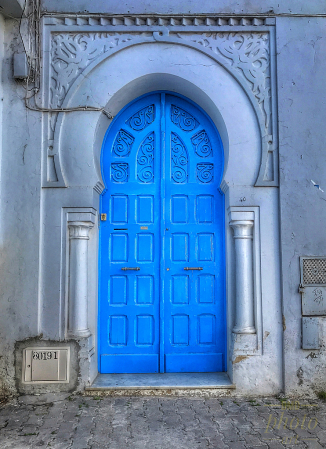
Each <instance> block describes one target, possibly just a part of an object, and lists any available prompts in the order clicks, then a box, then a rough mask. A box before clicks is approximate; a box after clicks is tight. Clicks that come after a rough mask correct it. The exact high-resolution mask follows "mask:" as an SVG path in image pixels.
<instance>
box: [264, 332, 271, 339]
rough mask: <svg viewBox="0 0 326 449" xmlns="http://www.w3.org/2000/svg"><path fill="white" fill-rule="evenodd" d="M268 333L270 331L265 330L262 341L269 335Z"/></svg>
mask: <svg viewBox="0 0 326 449" xmlns="http://www.w3.org/2000/svg"><path fill="white" fill-rule="evenodd" d="M269 334H270V332H268V331H265V332H264V341H265V340H266V338H267V337H268V336H269Z"/></svg>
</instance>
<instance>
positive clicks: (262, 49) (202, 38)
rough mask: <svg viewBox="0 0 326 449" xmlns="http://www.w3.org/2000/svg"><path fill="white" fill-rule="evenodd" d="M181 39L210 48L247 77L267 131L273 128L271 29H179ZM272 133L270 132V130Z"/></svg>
mask: <svg viewBox="0 0 326 449" xmlns="http://www.w3.org/2000/svg"><path fill="white" fill-rule="evenodd" d="M178 37H180V38H181V39H186V40H190V41H191V42H194V43H196V44H198V45H201V46H203V47H204V48H208V49H209V50H211V51H213V52H214V53H216V54H217V55H219V56H222V57H223V58H224V61H225V64H227V65H231V66H233V67H234V68H235V69H236V70H237V71H238V72H239V73H240V74H241V75H242V76H243V77H244V79H245V80H246V82H247V83H248V85H249V87H250V89H251V90H252V92H253V94H254V95H255V97H256V99H257V101H258V103H259V106H260V107H261V110H262V112H263V114H264V117H265V127H266V131H270V119H271V88H270V70H269V69H270V64H269V60H270V56H269V36H268V33H239V32H237V33H203V34H199V35H198V34H189V33H178ZM267 134H270V132H267Z"/></svg>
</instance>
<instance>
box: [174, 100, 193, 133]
mask: <svg viewBox="0 0 326 449" xmlns="http://www.w3.org/2000/svg"><path fill="white" fill-rule="evenodd" d="M171 121H172V123H174V124H175V125H177V126H178V127H179V128H181V129H182V130H183V131H193V130H194V129H195V128H197V126H198V125H199V123H198V122H197V120H196V119H195V117H193V116H192V115H191V114H189V112H187V111H185V110H184V109H181V108H179V106H175V105H174V104H172V105H171Z"/></svg>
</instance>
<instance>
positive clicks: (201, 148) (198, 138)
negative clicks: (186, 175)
mask: <svg viewBox="0 0 326 449" xmlns="http://www.w3.org/2000/svg"><path fill="white" fill-rule="evenodd" d="M191 143H192V146H193V147H194V150H195V152H196V153H197V154H198V156H200V157H208V156H211V155H212V145H211V141H210V140H209V137H208V135H207V133H206V131H205V130H202V131H199V132H198V133H197V134H195V135H194V136H192V138H191Z"/></svg>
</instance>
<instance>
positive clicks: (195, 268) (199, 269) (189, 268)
mask: <svg viewBox="0 0 326 449" xmlns="http://www.w3.org/2000/svg"><path fill="white" fill-rule="evenodd" d="M202 269H203V267H184V270H186V271H190V270H197V271H201V270H202Z"/></svg>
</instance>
